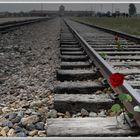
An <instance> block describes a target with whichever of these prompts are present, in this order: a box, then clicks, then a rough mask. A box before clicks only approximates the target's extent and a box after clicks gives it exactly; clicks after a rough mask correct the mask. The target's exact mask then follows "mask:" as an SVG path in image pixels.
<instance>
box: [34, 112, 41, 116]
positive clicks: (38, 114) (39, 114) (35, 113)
mask: <svg viewBox="0 0 140 140" xmlns="http://www.w3.org/2000/svg"><path fill="white" fill-rule="evenodd" d="M32 115H37V116H41V115H42V113H40V112H32Z"/></svg>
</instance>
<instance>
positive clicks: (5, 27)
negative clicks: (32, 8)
mask: <svg viewBox="0 0 140 140" xmlns="http://www.w3.org/2000/svg"><path fill="white" fill-rule="evenodd" d="M48 19H50V18H37V19H28V20H23V21H16V22H10V23H9V24H7V23H6V25H5V24H4V23H3V24H2V25H0V32H4V31H5V30H8V29H13V28H15V27H19V26H23V25H27V24H31V23H35V22H40V21H44V20H48Z"/></svg>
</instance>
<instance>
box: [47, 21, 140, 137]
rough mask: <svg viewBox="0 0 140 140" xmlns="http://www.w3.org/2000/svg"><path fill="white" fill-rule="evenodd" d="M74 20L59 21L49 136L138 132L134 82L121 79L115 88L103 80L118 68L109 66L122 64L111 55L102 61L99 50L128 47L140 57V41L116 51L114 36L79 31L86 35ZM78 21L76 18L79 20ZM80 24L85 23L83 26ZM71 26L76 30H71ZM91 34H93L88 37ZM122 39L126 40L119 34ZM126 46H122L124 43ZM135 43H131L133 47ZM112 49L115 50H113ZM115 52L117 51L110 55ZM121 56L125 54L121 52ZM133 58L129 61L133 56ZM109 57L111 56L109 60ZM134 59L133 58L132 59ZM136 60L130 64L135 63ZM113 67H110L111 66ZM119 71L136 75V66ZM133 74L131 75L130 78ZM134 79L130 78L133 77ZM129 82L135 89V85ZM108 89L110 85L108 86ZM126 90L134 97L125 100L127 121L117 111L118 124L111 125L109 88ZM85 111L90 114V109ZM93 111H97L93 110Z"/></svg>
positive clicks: (138, 100)
mask: <svg viewBox="0 0 140 140" xmlns="http://www.w3.org/2000/svg"><path fill="white" fill-rule="evenodd" d="M75 24H76V23H74V22H73V21H69V20H65V21H62V23H61V35H60V52H61V56H60V58H61V64H60V69H59V70H58V71H57V80H58V81H57V83H56V85H55V95H54V108H55V109H56V110H57V111H58V112H60V113H59V114H61V115H60V117H58V118H50V119H48V130H47V132H48V136H137V135H140V129H139V127H140V113H138V112H134V109H133V108H134V106H136V105H140V94H139V90H137V88H139V86H135V85H134V84H130V82H129V81H128V82H127V81H126V80H125V81H124V84H123V85H122V86H121V87H119V88H113V87H111V85H109V84H108V82H106V80H108V77H109V75H110V74H112V73H114V72H116V70H117V71H118V69H116V67H114V66H123V64H121V63H120V62H121V61H119V62H117V63H115V61H113V62H111V65H110V60H111V58H106V60H104V59H103V58H102V57H101V56H100V55H99V54H100V53H104V52H106V57H112V58H114V57H117V60H118V58H121V57H120V56H122V57H124V55H126V54H125V52H126V50H127V49H128V48H131V49H132V50H133V52H132V53H131V51H130V50H129V51H130V52H127V53H128V54H127V55H131V57H130V59H132V58H133V55H134V56H135V53H134V51H135V47H136V48H137V49H136V55H137V57H136V58H137V59H138V57H139V52H138V50H139V48H138V47H137V46H139V44H136V43H134V42H132V41H128V42H127V45H126V43H124V45H125V47H124V48H125V52H123V51H121V52H120V53H119V52H118V50H117V49H116V48H115V47H112V46H115V44H114V42H112V41H110V38H112V39H113V37H114V36H113V35H111V34H106V33H104V32H101V31H99V30H98V29H96V30H95V34H94V36H93V35H91V34H88V35H89V36H87V34H86V32H83V30H82V31H81V32H83V34H85V37H84V38H83V37H82V36H81V34H79V33H78V32H77V30H78V29H80V27H79V26H78V28H76V26H75ZM78 25H79V23H78ZM84 26H85V25H84ZM75 28H76V30H75ZM91 36H92V37H91ZM122 40H125V39H122ZM126 46H127V47H126ZM133 46H135V47H133ZM114 50H116V51H115V52H114ZM114 55H116V56H114ZM125 57H126V56H125ZM136 58H134V60H137V59H136ZM113 60H114V59H113ZM132 63H133V62H132ZM137 64H139V62H138V63H137V61H136V63H133V65H131V66H134V67H135V65H137ZM112 67H113V68H112ZM119 72H122V73H124V74H125V75H127V76H129V77H131V76H132V75H135V76H136V77H139V71H138V70H137V69H136V70H135V71H132V70H130V71H129V69H128V70H127V71H125V69H122V70H120V71H119ZM134 79H135V78H134ZM133 83H134V81H133ZM134 87H135V88H136V89H134ZM112 89H113V90H112ZM114 92H115V93H116V94H119V93H127V94H129V95H131V96H132V98H133V102H131V103H130V102H127V103H126V102H124V106H125V108H126V109H127V111H129V112H133V113H134V120H133V121H132V120H131V119H130V118H129V117H128V116H127V115H126V114H125V120H126V122H127V123H126V122H125V123H124V120H123V119H124V116H123V117H122V115H120V116H119V120H120V123H121V127H119V128H116V121H115V116H111V115H110V113H109V109H110V107H111V105H112V104H113V103H114V99H115V98H116V97H115V96H114V95H112V94H111V95H112V96H111V97H112V98H110V96H109V94H108V93H114ZM89 112H90V113H89ZM95 112H96V113H95Z"/></svg>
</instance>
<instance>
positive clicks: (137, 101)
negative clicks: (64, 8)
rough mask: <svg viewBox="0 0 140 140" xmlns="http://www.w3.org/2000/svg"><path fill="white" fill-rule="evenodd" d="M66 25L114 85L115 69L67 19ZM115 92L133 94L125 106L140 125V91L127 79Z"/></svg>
mask: <svg viewBox="0 0 140 140" xmlns="http://www.w3.org/2000/svg"><path fill="white" fill-rule="evenodd" d="M64 22H65V23H66V25H67V26H68V27H69V29H70V31H71V32H72V34H73V35H74V36H75V37H76V38H77V40H78V41H79V43H80V45H81V46H82V47H83V48H84V50H85V51H86V53H87V54H88V56H89V57H90V59H91V60H92V61H93V62H94V64H95V65H96V67H98V68H99V70H100V72H101V73H102V74H103V76H104V78H106V79H107V81H108V83H109V85H110V86H111V87H112V85H111V84H110V82H109V80H108V77H109V75H111V74H112V73H114V72H115V70H114V69H113V68H112V67H111V66H110V65H109V64H108V63H107V62H106V61H105V60H104V59H103V58H102V57H101V56H100V55H99V54H98V53H97V52H96V51H95V50H94V49H93V48H92V47H91V46H90V45H89V44H88V43H87V42H86V41H85V40H84V38H83V37H81V36H80V35H79V33H78V32H77V31H76V30H75V29H74V28H73V27H72V26H71V25H69V24H68V22H67V21H66V20H64ZM112 89H113V90H114V92H115V93H117V94H120V93H127V94H129V95H131V96H132V98H133V101H132V102H123V104H124V106H125V108H126V109H127V111H129V112H132V113H133V114H134V119H135V121H136V123H137V125H138V126H139V127H140V113H139V112H135V111H134V106H136V105H139V106H140V93H138V92H137V91H136V90H135V89H133V88H132V87H131V86H130V85H129V84H128V83H127V81H124V83H123V85H122V86H119V87H117V88H113V87H112Z"/></svg>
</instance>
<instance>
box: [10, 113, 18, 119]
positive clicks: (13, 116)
mask: <svg viewBox="0 0 140 140" xmlns="http://www.w3.org/2000/svg"><path fill="white" fill-rule="evenodd" d="M16 116H17V113H11V114H9V120H12V119H14V118H16Z"/></svg>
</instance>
